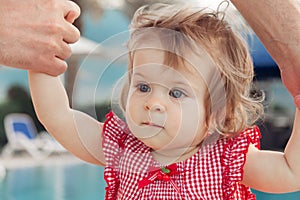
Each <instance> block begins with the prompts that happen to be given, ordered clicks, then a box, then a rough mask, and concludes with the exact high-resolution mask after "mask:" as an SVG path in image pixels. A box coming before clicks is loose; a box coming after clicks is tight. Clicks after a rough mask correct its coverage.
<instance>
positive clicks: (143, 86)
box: [137, 83, 151, 92]
mask: <svg viewBox="0 0 300 200" xmlns="http://www.w3.org/2000/svg"><path fill="white" fill-rule="evenodd" d="M137 88H138V90H139V91H140V92H150V91H151V88H150V87H149V86H148V85H147V84H144V83H140V84H138V85H137Z"/></svg>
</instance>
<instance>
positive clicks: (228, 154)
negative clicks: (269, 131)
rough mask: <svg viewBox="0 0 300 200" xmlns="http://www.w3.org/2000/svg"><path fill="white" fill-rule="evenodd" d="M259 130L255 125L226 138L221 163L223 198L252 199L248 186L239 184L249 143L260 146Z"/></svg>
mask: <svg viewBox="0 0 300 200" xmlns="http://www.w3.org/2000/svg"><path fill="white" fill-rule="evenodd" d="M260 137H261V134H260V131H259V128H258V127H257V126H255V127H254V128H249V129H247V130H245V131H243V132H241V133H240V134H239V135H238V136H237V137H235V138H231V139H228V141H227V142H226V144H225V146H224V151H223V156H222V165H223V167H224V171H223V192H224V193H223V196H224V199H225V200H232V199H237V197H238V199H240V200H254V199H256V198H255V195H254V194H252V193H251V191H250V188H249V187H247V186H245V185H242V184H240V183H239V182H240V181H242V180H243V175H244V170H243V168H244V165H245V162H246V154H247V152H248V148H249V146H250V144H253V145H254V146H255V147H256V148H260Z"/></svg>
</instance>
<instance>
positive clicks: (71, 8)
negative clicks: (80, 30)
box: [64, 0, 80, 24]
mask: <svg viewBox="0 0 300 200" xmlns="http://www.w3.org/2000/svg"><path fill="white" fill-rule="evenodd" d="M79 15H80V7H79V6H78V5H77V4H76V3H75V2H73V1H69V0H68V1H66V2H65V7H64V18H65V19H66V20H67V21H68V22H70V23H71V24H72V23H73V22H74V21H75V19H77V18H78V17H79Z"/></svg>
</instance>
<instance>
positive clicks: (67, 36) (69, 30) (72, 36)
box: [63, 22, 80, 44]
mask: <svg viewBox="0 0 300 200" xmlns="http://www.w3.org/2000/svg"><path fill="white" fill-rule="evenodd" d="M79 38H80V31H79V30H78V28H77V27H75V26H74V25H72V24H70V23H69V22H65V30H64V33H63V40H64V41H65V42H66V43H68V44H70V43H75V42H77V41H78V40H79Z"/></svg>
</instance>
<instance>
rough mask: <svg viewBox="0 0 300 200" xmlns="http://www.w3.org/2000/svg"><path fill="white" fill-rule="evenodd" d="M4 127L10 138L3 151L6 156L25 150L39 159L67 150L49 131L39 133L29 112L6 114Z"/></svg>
mask: <svg viewBox="0 0 300 200" xmlns="http://www.w3.org/2000/svg"><path fill="white" fill-rule="evenodd" d="M4 128H5V132H6V136H7V139H8V143H7V145H6V146H5V147H4V149H3V151H2V155H3V156H4V157H7V156H11V155H12V154H13V153H14V152H16V151H24V150H25V151H27V152H28V153H29V154H30V155H32V157H34V158H37V159H41V158H46V157H47V156H49V155H50V154H51V153H54V152H56V153H61V152H66V150H65V149H64V148H63V147H62V146H61V145H60V144H59V143H58V142H56V141H55V140H54V139H53V138H52V137H51V136H50V135H49V134H48V133H47V132H41V133H39V134H38V132H37V129H36V126H35V124H34V122H33V120H32V118H31V117H30V116H29V115H27V114H24V113H11V114H8V115H6V116H5V118H4Z"/></svg>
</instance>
